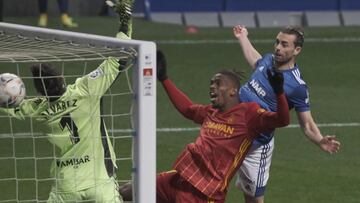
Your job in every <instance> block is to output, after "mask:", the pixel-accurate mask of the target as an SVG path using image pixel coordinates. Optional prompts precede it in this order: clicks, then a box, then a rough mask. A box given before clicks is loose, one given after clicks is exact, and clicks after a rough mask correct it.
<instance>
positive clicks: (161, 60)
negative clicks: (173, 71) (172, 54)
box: [156, 50, 168, 82]
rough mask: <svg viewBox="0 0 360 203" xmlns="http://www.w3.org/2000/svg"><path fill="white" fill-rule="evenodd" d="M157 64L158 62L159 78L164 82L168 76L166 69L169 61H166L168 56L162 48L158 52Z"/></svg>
mask: <svg viewBox="0 0 360 203" xmlns="http://www.w3.org/2000/svg"><path fill="white" fill-rule="evenodd" d="M156 64H157V67H156V69H157V79H158V80H159V81H160V82H162V81H164V80H166V79H167V78H168V76H167V73H166V69H167V63H166V57H165V55H164V53H163V52H162V51H161V50H158V51H157V52H156Z"/></svg>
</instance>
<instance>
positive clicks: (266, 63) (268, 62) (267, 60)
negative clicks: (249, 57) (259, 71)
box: [256, 54, 273, 68]
mask: <svg viewBox="0 0 360 203" xmlns="http://www.w3.org/2000/svg"><path fill="white" fill-rule="evenodd" d="M272 60H273V56H272V54H265V55H264V56H263V57H262V58H261V59H259V60H258V61H257V62H256V68H260V67H262V66H263V67H271V66H272Z"/></svg>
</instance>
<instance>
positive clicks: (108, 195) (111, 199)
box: [47, 178, 123, 203]
mask: <svg viewBox="0 0 360 203" xmlns="http://www.w3.org/2000/svg"><path fill="white" fill-rule="evenodd" d="M81 201H87V202H88V201H90V202H99V203H100V202H104V203H123V200H122V197H121V196H120V194H119V185H118V183H117V182H116V180H115V178H111V179H109V181H108V182H106V183H104V184H100V185H98V186H96V187H92V188H88V189H85V190H80V191H77V192H56V191H55V190H54V188H53V189H52V190H51V192H50V195H49V199H48V201H47V202H48V203H55V202H56V203H62V202H66V203H71V202H81Z"/></svg>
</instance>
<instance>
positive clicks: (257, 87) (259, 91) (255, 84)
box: [250, 79, 266, 97]
mask: <svg viewBox="0 0 360 203" xmlns="http://www.w3.org/2000/svg"><path fill="white" fill-rule="evenodd" d="M250 85H251V87H252V88H254V90H255V91H256V93H257V94H258V95H259V96H262V97H265V96H266V92H265V91H264V90H263V88H262V87H261V86H260V85H259V83H258V82H256V81H255V80H254V79H252V80H251V81H250Z"/></svg>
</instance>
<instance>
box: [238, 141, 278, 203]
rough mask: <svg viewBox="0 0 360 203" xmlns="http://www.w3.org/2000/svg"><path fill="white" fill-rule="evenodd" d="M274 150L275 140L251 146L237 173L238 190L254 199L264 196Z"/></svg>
mask: <svg viewBox="0 0 360 203" xmlns="http://www.w3.org/2000/svg"><path fill="white" fill-rule="evenodd" d="M273 150H274V138H273V139H271V141H270V142H269V143H268V144H265V145H256V144H253V145H252V146H251V148H250V150H249V152H248V154H247V155H246V157H245V159H244V162H243V163H242V164H241V166H240V168H239V170H238V172H237V178H236V182H235V185H236V187H237V188H239V189H240V190H241V191H243V192H244V193H245V194H247V195H249V196H252V197H260V196H263V195H264V193H265V186H266V183H267V181H268V179H269V172H270V165H271V157H272V153H273Z"/></svg>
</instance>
